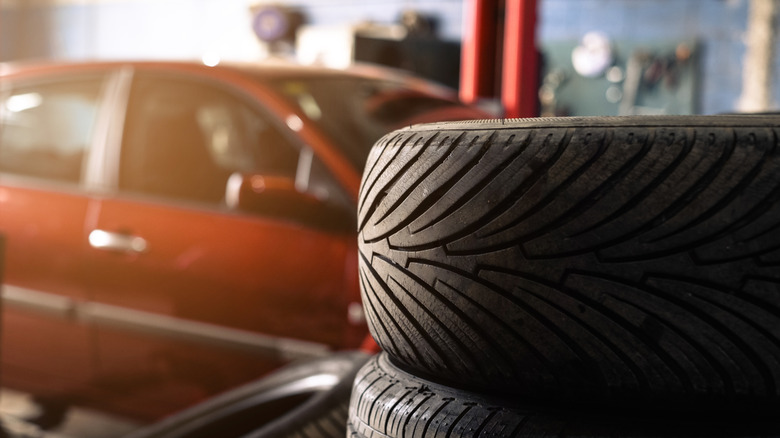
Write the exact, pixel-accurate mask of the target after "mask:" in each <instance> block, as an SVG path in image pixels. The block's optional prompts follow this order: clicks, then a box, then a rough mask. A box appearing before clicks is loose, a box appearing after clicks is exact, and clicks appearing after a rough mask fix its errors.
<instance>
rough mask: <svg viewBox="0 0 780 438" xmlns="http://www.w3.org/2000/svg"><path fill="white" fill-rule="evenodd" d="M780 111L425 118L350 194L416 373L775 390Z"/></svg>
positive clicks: (642, 393)
mask: <svg viewBox="0 0 780 438" xmlns="http://www.w3.org/2000/svg"><path fill="white" fill-rule="evenodd" d="M779 122H780V117H777V116H690V117H688V116H685V117H683V116H680V117H624V118H604V117H600V118H570V119H528V120H507V121H478V122H456V123H439V124H430V125H417V126H413V127H410V128H407V129H403V130H400V131H396V132H394V133H391V134H388V135H387V136H385V137H384V138H383V139H381V140H380V141H379V142H378V143H377V144H376V145H375V146H374V148H373V149H372V152H371V155H370V157H369V160H368V163H367V166H366V170H365V173H364V176H363V182H362V187H361V195H360V201H359V206H358V209H359V210H358V222H359V224H358V226H359V239H358V240H359V247H360V274H361V286H362V292H363V302H364V306H365V307H366V314H367V318H368V321H369V325H370V330H371V333H372V335H373V336H374V338H375V339H376V340H377V342H378V343H379V344H380V346H381V347H382V348H383V349H384V350H385V351H387V352H388V353H389V354H390V355H392V356H393V357H394V358H395V359H396V360H397V361H399V363H401V364H403V365H404V366H406V367H408V368H410V369H413V370H415V372H416V373H419V374H421V375H427V376H435V377H436V379H439V380H441V381H442V382H445V383H449V384H453V385H457V386H462V387H466V388H475V389H480V390H490V391H492V392H494V393H507V394H523V395H524V396H529V397H539V398H542V399H559V398H561V397H565V398H568V399H572V400H589V401H611V402H615V403H622V402H626V401H630V402H632V403H637V402H645V401H651V402H653V403H660V402H663V403H673V404H677V405H678V406H679V407H681V408H687V407H691V406H695V407H697V408H703V407H706V406H708V405H713V406H714V405H717V406H722V405H723V404H724V403H725V404H730V405H734V406H741V407H743V408H745V409H748V410H749V409H753V408H754V407H755V406H756V405H760V406H766V405H767V404H768V403H769V404H775V405H777V404H778V402H779V401H780V202H779V200H780V155H778V149H777V132H776V130H775V129H774V127H775V126H776V125H777V124H778V123H779Z"/></svg>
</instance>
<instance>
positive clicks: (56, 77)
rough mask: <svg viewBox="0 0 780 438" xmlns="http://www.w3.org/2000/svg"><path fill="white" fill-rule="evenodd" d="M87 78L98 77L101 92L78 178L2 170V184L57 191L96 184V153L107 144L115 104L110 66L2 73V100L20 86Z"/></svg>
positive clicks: (0, 95) (59, 82)
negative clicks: (93, 179) (93, 178)
mask: <svg viewBox="0 0 780 438" xmlns="http://www.w3.org/2000/svg"><path fill="white" fill-rule="evenodd" d="M87 78H98V80H99V81H100V82H101V83H100V84H99V92H98V98H97V100H96V102H97V116H96V118H95V123H94V125H93V127H92V133H91V138H90V140H89V144H88V147H87V149H86V150H85V156H84V157H83V161H82V163H83V165H82V168H81V174H80V175H79V178H78V181H75V182H73V181H66V180H55V179H49V178H45V177H38V176H33V175H24V174H15V173H9V172H3V171H0V179H1V180H2V184H3V185H24V186H26V187H33V188H44V189H46V190H53V191H58V192H84V191H89V190H90V189H91V187H92V186H93V185H94V184H93V183H92V182H90V181H89V178H88V176H87V175H88V174H90V172H91V169H92V166H93V164H92V163H93V161H94V160H95V155H98V154H100V153H101V152H102V151H103V150H104V148H105V146H106V145H105V138H104V135H103V133H104V132H106V130H107V123H108V117H109V116H110V114H111V111H112V108H113V106H114V105H115V102H114V101H113V98H112V96H111V92H110V88H111V81H112V72H111V71H110V70H108V69H99V68H95V69H87V70H78V71H68V72H64V73H43V74H33V75H30V76H25V75H14V76H10V77H2V78H1V79H2V80H0V101H5V99H6V98H7V97H8V96H9V95H10V94H12V93H13V92H14V90H18V89H20V88H27V87H35V86H42V85H43V86H45V85H49V84H61V83H64V82H72V81H78V80H82V79H87Z"/></svg>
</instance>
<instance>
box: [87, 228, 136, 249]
mask: <svg viewBox="0 0 780 438" xmlns="http://www.w3.org/2000/svg"><path fill="white" fill-rule="evenodd" d="M89 245H90V246H91V247H93V248H95V249H102V250H106V251H117V252H125V253H143V252H146V251H147V250H148V249H149V245H148V244H147V243H146V239H144V238H143V237H138V236H133V235H132V234H127V233H114V232H110V231H104V230H92V232H90V233H89Z"/></svg>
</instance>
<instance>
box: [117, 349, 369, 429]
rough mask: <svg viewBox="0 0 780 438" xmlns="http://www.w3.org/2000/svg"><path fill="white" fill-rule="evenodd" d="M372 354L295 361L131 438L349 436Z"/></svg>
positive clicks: (350, 354) (348, 353)
mask: <svg viewBox="0 0 780 438" xmlns="http://www.w3.org/2000/svg"><path fill="white" fill-rule="evenodd" d="M368 358H369V355H368V354H365V353H362V352H346V353H335V354H333V355H332V356H329V357H325V358H322V359H313V360H307V361H302V362H296V363H292V364H290V365H288V366H285V367H283V368H281V369H280V370H278V371H276V372H274V373H271V374H269V375H268V376H266V377H264V378H262V379H260V380H257V381H255V382H252V383H249V384H246V385H242V386H240V387H238V388H236V389H234V390H231V391H228V392H226V393H223V394H221V395H219V396H217V397H214V398H213V399H209V400H207V401H205V402H203V403H201V404H198V405H195V406H193V407H191V408H189V409H186V410H184V411H182V412H180V413H178V414H175V415H173V416H171V417H168V418H165V419H163V420H161V421H160V422H157V423H154V424H152V425H150V426H147V427H145V428H143V429H139V430H138V431H135V432H133V433H131V434H130V435H128V436H127V437H125V438H206V437H215V436H218V437H221V438H230V437H236V438H237V437H245V438H249V437H252V438H343V437H344V435H345V433H346V421H347V409H348V404H349V398H350V392H351V390H352V383H353V381H354V378H355V375H356V373H357V372H358V370H359V369H360V367H361V366H362V365H363V364H364V363H366V361H367V360H368Z"/></svg>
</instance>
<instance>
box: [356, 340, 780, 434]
mask: <svg viewBox="0 0 780 438" xmlns="http://www.w3.org/2000/svg"><path fill="white" fill-rule="evenodd" d="M349 412H350V414H349V423H348V426H347V430H348V433H347V437H348V438H401V437H408V438H412V437H425V438H445V437H446V438H476V437H493V438H508V437H517V438H522V437H542V436H544V437H573V436H576V437H583V438H584V437H697V436H698V437H716V436H717V437H743V436H744V437H747V436H774V437H777V436H780V423H778V419H777V416H776V415H774V416H772V417H771V418H763V419H762V418H745V417H742V418H740V417H737V416H735V415H733V414H731V413H729V412H724V413H719V414H717V415H715V414H708V415H699V416H690V415H679V414H674V413H670V412H665V411H639V412H632V411H622V412H605V411H601V410H594V409H592V407H588V406H583V407H579V408H578V409H576V410H561V409H557V408H555V407H554V406H545V407H540V406H535V405H534V406H531V405H527V404H523V403H522V402H520V401H518V400H517V399H506V398H496V397H491V396H486V395H483V394H478V393H473V392H468V391H464V390H459V389H455V388H452V387H448V386H444V385H440V384H438V383H435V382H433V381H429V380H425V379H422V378H419V377H416V376H414V375H412V374H409V373H406V372H404V371H402V370H401V369H400V368H398V367H396V366H395V365H393V364H392V361H391V360H390V359H389V358H388V356H387V354H386V353H380V354H379V355H377V356H375V357H373V358H372V359H371V360H369V361H368V363H366V365H364V366H363V368H362V369H361V370H360V372H359V373H358V375H357V377H356V378H355V385H354V388H353V390H352V399H351V401H350V407H349Z"/></svg>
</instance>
